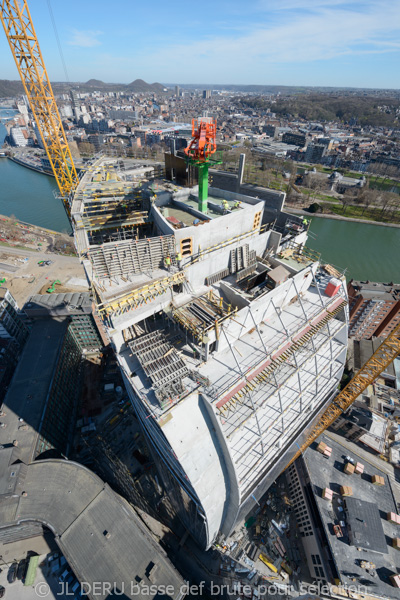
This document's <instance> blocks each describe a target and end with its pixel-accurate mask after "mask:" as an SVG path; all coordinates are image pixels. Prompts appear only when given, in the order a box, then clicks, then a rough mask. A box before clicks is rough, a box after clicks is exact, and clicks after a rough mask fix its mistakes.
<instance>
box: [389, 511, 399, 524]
mask: <svg viewBox="0 0 400 600" xmlns="http://www.w3.org/2000/svg"><path fill="white" fill-rule="evenodd" d="M387 520H388V521H389V522H390V523H395V524H396V525H400V515H396V513H394V512H388V514H387Z"/></svg>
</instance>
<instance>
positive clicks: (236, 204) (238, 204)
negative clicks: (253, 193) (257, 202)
mask: <svg viewBox="0 0 400 600" xmlns="http://www.w3.org/2000/svg"><path fill="white" fill-rule="evenodd" d="M241 205H242V203H241V202H240V201H239V200H236V202H235V204H234V205H233V208H240V207H241Z"/></svg>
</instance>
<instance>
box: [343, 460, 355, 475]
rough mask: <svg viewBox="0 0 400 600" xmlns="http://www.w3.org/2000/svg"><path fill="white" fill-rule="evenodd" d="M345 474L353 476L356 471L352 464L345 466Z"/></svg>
mask: <svg viewBox="0 0 400 600" xmlns="http://www.w3.org/2000/svg"><path fill="white" fill-rule="evenodd" d="M343 470H344V472H345V473H347V475H353V473H354V471H355V466H354V465H352V464H351V463H350V462H348V463H346V464H345V465H344V469H343Z"/></svg>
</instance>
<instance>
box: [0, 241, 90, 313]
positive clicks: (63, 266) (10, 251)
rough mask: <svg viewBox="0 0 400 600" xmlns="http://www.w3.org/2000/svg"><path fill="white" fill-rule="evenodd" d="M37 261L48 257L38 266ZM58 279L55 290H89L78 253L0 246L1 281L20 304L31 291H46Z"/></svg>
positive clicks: (39, 292)
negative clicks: (58, 283)
mask: <svg viewBox="0 0 400 600" xmlns="http://www.w3.org/2000/svg"><path fill="white" fill-rule="evenodd" d="M40 261H51V264H50V265H44V266H40V264H38V263H39V262H40ZM3 280H5V281H3ZM57 280H58V281H60V284H61V285H55V290H54V291H55V292H79V291H87V290H88V284H87V280H86V277H85V273H84V270H83V268H82V265H81V264H80V262H79V259H78V257H77V256H75V255H73V256H64V255H60V254H55V253H54V252H48V251H46V252H45V251H42V250H41V249H39V250H32V249H30V248H26V249H21V248H15V247H9V246H0V281H2V284H1V285H2V286H5V287H7V288H8V289H9V290H10V292H11V293H12V295H13V296H14V298H15V300H16V301H17V303H18V306H20V307H22V306H23V305H24V303H25V302H26V301H27V300H28V298H30V297H31V296H33V295H34V294H43V293H46V290H47V289H48V288H49V287H50V286H51V285H52V284H53V283H54V282H55V281H57Z"/></svg>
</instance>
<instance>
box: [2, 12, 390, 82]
mask: <svg viewBox="0 0 400 600" xmlns="http://www.w3.org/2000/svg"><path fill="white" fill-rule="evenodd" d="M29 6H30V10H31V13H32V18H33V21H34V23H35V27H36V32H37V35H38V38H39V42H40V44H41V48H42V52H43V55H44V57H45V60H46V65H47V68H48V71H49V75H50V78H51V79H52V80H53V81H65V80H66V79H67V75H68V78H69V79H70V80H71V81H82V82H84V81H87V80H88V79H91V78H96V79H100V80H102V81H105V82H110V83H111V82H115V83H129V82H131V81H133V80H135V79H137V78H140V79H144V80H145V81H148V82H155V81H158V82H160V83H167V82H176V83H180V84H193V83H196V82H197V81H208V82H210V83H211V84H213V83H215V84H238V85H239V84H241V85H251V84H253V85H288V86H291V85H304V86H333V87H335V86H338V87H367V88H390V89H393V88H398V87H400V76H399V74H398V69H397V68H396V67H397V65H398V62H399V52H400V44H399V42H398V41H397V40H398V33H399V29H400V6H399V5H395V4H393V3H390V2H388V1H386V0H384V1H382V2H377V1H376V0H355V1H354V2H343V1H342V0H317V1H316V2H311V1H309V0H305V1H304V2H300V1H299V0H284V1H283V2H280V3H278V2H275V1H273V2H272V1H269V0H257V1H254V2H251V3H249V4H246V5H245V6H243V4H242V3H239V2H237V1H234V2H230V3H229V4H228V3H227V2H225V1H224V2H220V3H218V4H217V5H215V3H211V2H210V1H209V0H205V2H204V3H203V4H202V9H201V11H199V9H198V8H197V7H195V6H191V5H188V4H187V3H183V2H181V1H180V0H179V1H175V2H174V3H173V4H172V5H171V4H169V5H168V6H167V5H164V4H163V3H161V2H160V1H159V0H157V1H156V2H155V3H153V5H152V11H151V14H150V13H149V11H148V9H147V6H143V5H140V6H139V5H138V6H135V5H132V4H131V3H128V2H126V1H125V0H120V1H119V2H118V3H116V4H114V5H113V8H114V10H113V11H110V10H109V5H108V4H107V5H106V3H105V2H104V1H103V0H101V1H100V2H96V4H95V3H94V2H93V0H88V1H87V2H85V4H84V5H82V3H78V2H77V1H76V0H72V1H71V2H70V3H69V10H68V11H65V9H63V7H62V6H61V5H59V4H56V3H54V2H53V3H52V10H53V14H54V20H55V23H56V26H57V32H58V36H59V39H60V45H61V48H62V52H63V56H64V59H65V64H66V66H67V75H66V73H65V71H64V69H63V64H62V59H61V57H60V54H59V51H58V48H57V41H56V35H55V32H54V30H53V26H52V20H51V15H50V13H49V10H48V7H47V4H45V3H43V4H40V3H39V2H37V0H31V2H30V3H29ZM77 15H79V21H78V20H77ZM138 24H140V27H138ZM0 51H2V52H3V55H4V57H5V59H4V60H3V68H2V70H1V75H0V77H1V78H2V79H17V72H16V68H15V65H14V63H13V61H12V58H11V55H10V52H9V49H8V45H7V41H6V38H5V36H4V35H3V36H0Z"/></svg>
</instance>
